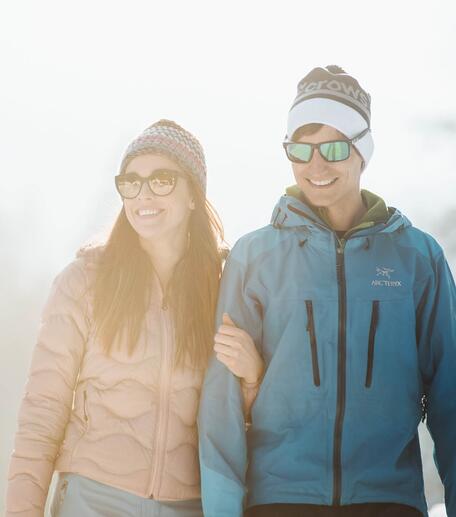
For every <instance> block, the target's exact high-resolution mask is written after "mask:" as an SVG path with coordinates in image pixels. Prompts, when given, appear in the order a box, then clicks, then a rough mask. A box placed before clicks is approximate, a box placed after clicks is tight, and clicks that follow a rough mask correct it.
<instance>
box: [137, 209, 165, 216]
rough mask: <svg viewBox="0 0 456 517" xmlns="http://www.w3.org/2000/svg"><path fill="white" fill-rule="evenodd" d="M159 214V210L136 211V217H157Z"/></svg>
mask: <svg viewBox="0 0 456 517" xmlns="http://www.w3.org/2000/svg"><path fill="white" fill-rule="evenodd" d="M160 212H161V210H158V209H155V210H150V209H143V210H138V215H158V214H159V213H160Z"/></svg>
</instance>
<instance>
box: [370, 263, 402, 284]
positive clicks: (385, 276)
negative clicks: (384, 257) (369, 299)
mask: <svg viewBox="0 0 456 517" xmlns="http://www.w3.org/2000/svg"><path fill="white" fill-rule="evenodd" d="M376 272H377V276H378V277H380V279H376V280H372V283H371V285H372V286H374V287H401V286H402V282H401V281H400V280H391V274H392V273H394V269H391V268H389V267H382V266H377V268H376Z"/></svg>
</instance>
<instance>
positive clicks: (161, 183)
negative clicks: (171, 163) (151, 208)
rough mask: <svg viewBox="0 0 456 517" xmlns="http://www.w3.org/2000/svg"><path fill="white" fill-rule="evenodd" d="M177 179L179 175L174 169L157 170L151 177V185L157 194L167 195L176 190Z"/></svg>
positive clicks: (151, 188)
mask: <svg viewBox="0 0 456 517" xmlns="http://www.w3.org/2000/svg"><path fill="white" fill-rule="evenodd" d="M176 180H177V176H176V173H175V172H173V171H166V170H163V171H157V172H156V173H155V174H152V176H151V177H150V178H149V187H150V190H152V192H153V193H154V194H155V195H156V196H167V195H168V194H171V192H172V191H173V190H174V187H175V185H176Z"/></svg>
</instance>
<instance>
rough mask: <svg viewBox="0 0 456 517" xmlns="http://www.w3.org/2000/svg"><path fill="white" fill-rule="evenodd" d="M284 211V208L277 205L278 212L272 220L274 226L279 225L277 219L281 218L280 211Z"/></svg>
mask: <svg viewBox="0 0 456 517" xmlns="http://www.w3.org/2000/svg"><path fill="white" fill-rule="evenodd" d="M281 211H282V209H281V208H280V207H277V213H276V215H275V217H274V219H273V221H272V226H274V228H277V227H278V225H277V219H278V218H279V215H280V212H281Z"/></svg>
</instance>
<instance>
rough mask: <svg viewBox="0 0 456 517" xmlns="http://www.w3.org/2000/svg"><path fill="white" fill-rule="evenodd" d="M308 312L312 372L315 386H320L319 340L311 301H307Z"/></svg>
mask: <svg viewBox="0 0 456 517" xmlns="http://www.w3.org/2000/svg"><path fill="white" fill-rule="evenodd" d="M306 310H307V332H308V333H309V339H310V352H311V354H312V372H313V381H314V384H315V386H320V368H319V367H318V350H317V338H316V335H315V324H314V317H313V305H312V301H311V300H306Z"/></svg>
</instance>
